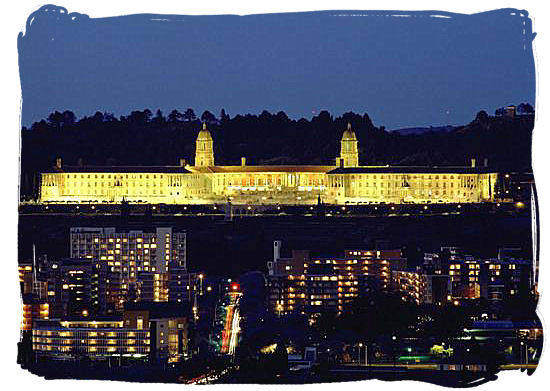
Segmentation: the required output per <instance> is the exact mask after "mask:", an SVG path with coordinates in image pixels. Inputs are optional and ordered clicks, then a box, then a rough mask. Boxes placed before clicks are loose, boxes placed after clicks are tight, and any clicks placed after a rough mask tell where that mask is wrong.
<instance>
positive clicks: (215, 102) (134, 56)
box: [18, 6, 535, 129]
mask: <svg viewBox="0 0 550 391" xmlns="http://www.w3.org/2000/svg"><path fill="white" fill-rule="evenodd" d="M45 8H47V9H48V11H45ZM71 11H72V10H71ZM521 12H522V11H517V10H511V9H506V10H498V11H492V12H486V13H481V14H475V15H459V14H449V13H445V12H408V13H406V12H398V11H395V12H390V11H357V12H354V11H327V12H312V13H290V14H270V15H251V16H232V15H224V16H181V15H132V16H121V17H111V18H98V19H91V18H89V17H87V16H86V15H80V14H76V13H67V11H65V10H64V9H62V8H56V7H52V6H48V7H43V8H42V9H41V10H39V11H36V12H35V13H33V14H32V15H31V16H30V17H29V21H28V22H27V27H26V31H25V34H24V35H20V37H19V41H18V46H19V66H20V75H21V84H22V94H23V109H22V110H23V112H22V123H23V125H25V126H29V125H31V124H32V122H34V121H37V120H40V119H42V118H46V117H47V115H48V114H49V113H50V112H52V111H54V110H59V111H62V110H72V111H73V112H74V113H75V114H76V115H77V117H79V118H80V117H82V116H84V115H93V113H95V112H96V111H107V112H112V113H114V114H115V115H117V116H119V115H125V114H128V113H129V112H130V111H132V110H142V109H144V108H150V109H151V110H152V111H153V112H154V111H155V110H156V109H157V108H160V109H161V110H162V111H163V112H165V114H167V113H168V112H169V111H170V110H172V109H174V108H176V109H178V110H180V111H184V110H185V109H186V108H187V107H192V108H194V109H195V111H196V112H197V114H199V115H200V113H202V111H204V110H206V109H207V110H210V111H211V112H213V113H214V114H216V115H218V114H219V112H220V110H221V108H225V110H226V111H227V112H228V113H229V114H230V115H231V116H233V115H236V114H244V113H260V112H261V111H262V110H264V109H266V110H269V111H271V112H277V111H280V110H283V111H285V112H286V113H287V114H288V115H289V116H290V117H292V118H300V117H306V118H310V117H311V116H312V114H313V113H318V112H319V111H320V110H323V109H325V110H329V111H330V112H331V113H332V114H334V115H340V114H342V113H344V112H347V111H354V112H357V113H365V112H366V113H368V114H369V115H370V117H371V118H372V120H373V122H374V123H375V125H377V126H379V125H384V126H386V128H388V129H396V128H402V127H411V126H427V125H442V124H445V123H446V122H447V115H446V114H445V112H446V111H447V110H450V115H449V117H450V122H451V123H452V124H463V123H467V122H469V121H470V120H471V119H473V117H474V116H475V114H476V113H477V111H479V110H481V109H485V110H487V111H488V112H490V113H492V112H494V110H495V109H496V108H497V107H500V106H503V105H506V104H517V103H521V102H529V103H531V104H533V105H534V103H535V65H534V60H533V51H532V46H531V42H532V39H533V36H534V35H533V33H532V27H531V20H530V19H529V18H528V17H527V15H526V13H525V11H523V15H524V16H521V14H520V13H521ZM512 13H515V15H512ZM341 14H348V15H349V14H352V15H358V16H338V15H341ZM406 14H407V15H410V16H409V17H402V16H392V15H406ZM435 14H437V15H443V16H447V17H431V16H430V15H435ZM365 15H366V16H365ZM155 19H157V20H155ZM159 19H166V20H159ZM31 20H32V22H31Z"/></svg>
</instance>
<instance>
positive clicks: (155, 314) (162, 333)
mask: <svg viewBox="0 0 550 391" xmlns="http://www.w3.org/2000/svg"><path fill="white" fill-rule="evenodd" d="M188 312H189V305H186V306H182V305H180V304H177V303H152V302H150V303H145V302H140V303H127V304H126V305H125V307H124V314H123V321H124V326H125V327H131V328H137V329H142V328H143V329H148V330H149V331H150V332H151V352H152V358H153V359H154V360H157V361H167V362H177V361H180V360H181V359H182V357H183V355H184V354H187V351H188V329H187V328H188V321H187V317H188V316H189V313H188Z"/></svg>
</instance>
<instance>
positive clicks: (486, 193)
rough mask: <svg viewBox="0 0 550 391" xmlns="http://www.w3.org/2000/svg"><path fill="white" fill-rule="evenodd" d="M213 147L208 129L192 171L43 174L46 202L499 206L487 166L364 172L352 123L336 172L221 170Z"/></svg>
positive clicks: (97, 169) (83, 169) (61, 169)
mask: <svg viewBox="0 0 550 391" xmlns="http://www.w3.org/2000/svg"><path fill="white" fill-rule="evenodd" d="M213 145H214V140H213V138H212V135H211V134H210V131H209V130H208V129H207V128H206V125H203V128H202V129H201V130H200V131H199V134H198V136H197V139H196V146H195V161H194V165H190V164H187V163H186V162H185V160H183V159H181V160H180V164H179V165H177V166H163V167H144V166H141V167H140V166H133V167H131V166H112V167H109V166H64V165H63V164H62V161H61V159H57V161H56V165H55V167H53V169H52V170H50V171H49V172H44V173H42V175H41V184H40V196H39V201H40V202H42V203H120V202H122V201H123V200H125V201H128V202H146V203H151V204H214V203H225V202H227V201H231V202H232V203H234V204H258V205H259V204H266V205H269V204H314V203H316V202H317V200H318V198H321V199H322V200H323V202H325V203H329V204H345V203H382V202H384V203H396V204H399V203H427V202H432V203H479V202H492V201H494V200H495V198H496V197H495V187H496V184H497V178H498V175H497V173H496V172H492V171H491V170H489V168H487V167H485V166H484V167H476V165H475V161H472V164H471V165H470V166H468V167H410V166H409V167H401V166H361V165H360V164H359V149H358V141H357V137H356V135H355V132H354V131H353V129H352V128H351V125H350V124H348V127H347V129H345V130H344V132H343V136H342V139H341V148H340V156H339V157H337V158H336V159H335V161H334V164H332V165H301V166H288V165H255V166H251V165H247V164H246V159H245V158H244V157H243V158H242V159H241V165H240V166H219V165H216V164H215V156H214V146H213Z"/></svg>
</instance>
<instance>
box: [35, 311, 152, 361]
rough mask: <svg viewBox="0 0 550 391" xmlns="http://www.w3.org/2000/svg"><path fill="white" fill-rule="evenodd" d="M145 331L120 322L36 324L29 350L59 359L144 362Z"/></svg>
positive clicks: (146, 348) (147, 348) (146, 353)
mask: <svg viewBox="0 0 550 391" xmlns="http://www.w3.org/2000/svg"><path fill="white" fill-rule="evenodd" d="M150 336H151V332H150V331H149V329H148V328H142V329H139V328H127V327H124V325H123V322H122V321H116V320H108V321H102V320H89V321H88V320H86V321H82V320H79V321H61V322H60V321H53V320H52V321H49V322H37V324H36V327H35V328H34V329H33V331H32V349H33V351H34V353H35V354H36V355H38V356H48V357H50V358H58V359H75V358H78V357H90V358H92V359H99V358H107V357H132V358H141V359H146V358H148V356H149V353H150V350H151V346H150V344H151V340H150Z"/></svg>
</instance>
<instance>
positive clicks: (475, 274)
mask: <svg viewBox="0 0 550 391" xmlns="http://www.w3.org/2000/svg"><path fill="white" fill-rule="evenodd" d="M519 253H520V251H519V249H500V250H499V256H498V258H491V259H478V258H475V257H473V256H469V255H461V254H460V253H459V250H458V249H456V248H453V249H452V252H451V256H450V259H449V260H448V261H446V262H444V263H440V264H439V265H436V269H435V272H434V269H433V268H432V267H431V266H432V265H430V267H429V270H431V272H429V273H427V274H436V275H448V276H449V295H448V299H449V300H453V301H456V302H457V303H459V302H460V300H463V299H478V298H485V299H487V300H488V301H489V303H490V304H491V306H492V308H493V309H495V310H497V309H498V308H499V307H500V306H501V305H502V304H503V303H504V302H505V301H506V300H508V299H510V298H512V297H513V296H514V295H516V296H517V295H526V294H531V293H535V290H534V281H533V278H534V276H533V262H532V261H531V260H528V259H522V258H521V257H520V255H519ZM423 268H426V265H424V266H423Z"/></svg>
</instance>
